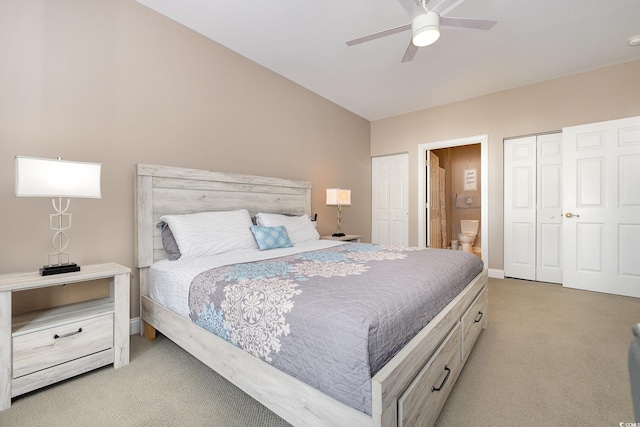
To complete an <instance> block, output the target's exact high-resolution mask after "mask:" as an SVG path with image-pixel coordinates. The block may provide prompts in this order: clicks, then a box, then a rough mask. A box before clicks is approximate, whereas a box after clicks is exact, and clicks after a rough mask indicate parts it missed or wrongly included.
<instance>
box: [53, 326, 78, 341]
mask: <svg viewBox="0 0 640 427" xmlns="http://www.w3.org/2000/svg"><path fill="white" fill-rule="evenodd" d="M80 332H82V328H78V330H77V331H73V332H68V333H66V334H62V335H58V334H55V335H54V336H53V339H54V340H57V339H58V338H67V337H70V336H72V335H76V334H79V333H80Z"/></svg>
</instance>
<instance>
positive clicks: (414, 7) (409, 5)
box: [398, 0, 424, 18]
mask: <svg viewBox="0 0 640 427" xmlns="http://www.w3.org/2000/svg"><path fill="white" fill-rule="evenodd" d="M398 3H400V4H401V5H402V7H404V9H405V10H406V11H407V13H408V14H409V16H410V17H411V18H413V17H414V16H415V15H416V14H418V13H424V9H423V8H422V6H421V5H420V0H398Z"/></svg>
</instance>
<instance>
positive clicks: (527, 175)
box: [504, 136, 536, 280]
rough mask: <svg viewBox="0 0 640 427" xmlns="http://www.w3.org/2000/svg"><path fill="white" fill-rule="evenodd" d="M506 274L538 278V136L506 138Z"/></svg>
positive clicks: (529, 278) (524, 277)
mask: <svg viewBox="0 0 640 427" xmlns="http://www.w3.org/2000/svg"><path fill="white" fill-rule="evenodd" d="M504 275H505V276H507V277H516V278H519V279H528V280H535V279H536V137H535V136H528V137H524V138H516V139H510V140H505V142H504Z"/></svg>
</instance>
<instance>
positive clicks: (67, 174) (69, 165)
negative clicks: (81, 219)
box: [16, 156, 102, 198]
mask: <svg viewBox="0 0 640 427" xmlns="http://www.w3.org/2000/svg"><path fill="white" fill-rule="evenodd" d="M101 169H102V165H101V164H100V163H84V162H71V161H67V160H56V159H39V158H35V157H24V156H16V196H19V197H81V198H101V197H102V194H101V192H100V171H101Z"/></svg>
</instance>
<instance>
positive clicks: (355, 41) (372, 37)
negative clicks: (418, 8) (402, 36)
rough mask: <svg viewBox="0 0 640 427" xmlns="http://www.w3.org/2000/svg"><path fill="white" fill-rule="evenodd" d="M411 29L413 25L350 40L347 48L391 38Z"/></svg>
mask: <svg viewBox="0 0 640 427" xmlns="http://www.w3.org/2000/svg"><path fill="white" fill-rule="evenodd" d="M410 29H411V24H405V25H401V26H399V27H395V28H389V29H388V30H384V31H379V32H377V33H373V34H369V35H368V36H364V37H359V38H357V39H353V40H349V41H348V42H347V46H353V45H356V44H360V43H364V42H368V41H371V40H375V39H379V38H381V37H386V36H390V35H391V34H396V33H401V32H403V31H407V30H410Z"/></svg>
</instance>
